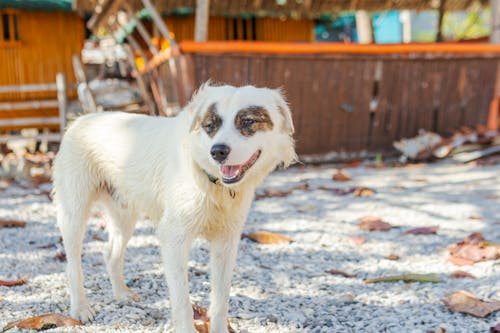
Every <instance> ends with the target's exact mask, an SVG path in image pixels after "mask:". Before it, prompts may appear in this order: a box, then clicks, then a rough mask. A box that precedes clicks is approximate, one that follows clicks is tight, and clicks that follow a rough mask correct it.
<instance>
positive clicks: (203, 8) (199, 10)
mask: <svg viewBox="0 0 500 333" xmlns="http://www.w3.org/2000/svg"><path fill="white" fill-rule="evenodd" d="M209 13H210V0H196V14H195V15H196V16H195V21H194V41H195V42H206V41H207V36H208V19H209Z"/></svg>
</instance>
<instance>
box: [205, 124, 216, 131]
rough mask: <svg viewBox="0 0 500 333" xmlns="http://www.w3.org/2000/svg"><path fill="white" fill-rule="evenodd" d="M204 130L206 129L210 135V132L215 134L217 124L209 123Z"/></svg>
mask: <svg viewBox="0 0 500 333" xmlns="http://www.w3.org/2000/svg"><path fill="white" fill-rule="evenodd" d="M203 128H204V129H205V131H207V132H209V133H210V132H213V131H214V130H215V124H214V123H207V124H204V125H203Z"/></svg>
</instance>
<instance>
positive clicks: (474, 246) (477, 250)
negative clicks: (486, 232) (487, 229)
mask: <svg viewBox="0 0 500 333" xmlns="http://www.w3.org/2000/svg"><path fill="white" fill-rule="evenodd" d="M446 249H447V250H448V252H449V254H450V257H449V258H448V260H449V261H450V262H451V263H453V264H455V265H457V266H465V265H471V264H474V263H476V262H480V261H486V260H496V259H499V258H500V245H498V244H492V243H489V242H487V241H486V240H485V239H484V237H483V235H482V234H480V233H478V232H476V233H473V234H470V235H469V236H467V237H465V239H464V240H462V241H460V242H458V243H456V244H451V245H449V246H448V247H447V248H446Z"/></svg>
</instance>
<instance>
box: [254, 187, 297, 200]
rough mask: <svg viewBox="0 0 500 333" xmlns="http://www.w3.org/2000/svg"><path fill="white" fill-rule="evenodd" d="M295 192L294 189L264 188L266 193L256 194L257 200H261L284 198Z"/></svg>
mask: <svg viewBox="0 0 500 333" xmlns="http://www.w3.org/2000/svg"><path fill="white" fill-rule="evenodd" d="M292 192H293V190H291V189H289V190H274V189H271V188H269V189H266V190H264V193H262V194H256V195H255V200H260V199H264V198H275V197H276V198H282V197H286V196H288V195H290V194H291V193H292Z"/></svg>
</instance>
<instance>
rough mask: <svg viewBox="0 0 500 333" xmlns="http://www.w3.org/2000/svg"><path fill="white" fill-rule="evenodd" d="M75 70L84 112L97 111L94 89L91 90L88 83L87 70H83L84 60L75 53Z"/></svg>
mask: <svg viewBox="0 0 500 333" xmlns="http://www.w3.org/2000/svg"><path fill="white" fill-rule="evenodd" d="M72 60H73V70H74V72H75V77H76V80H77V81H78V88H77V92H78V97H79V99H80V101H81V102H82V107H83V110H84V112H97V105H96V102H95V99H94V95H92V91H90V87H89V85H88V83H87V77H86V76H85V72H84V71H83V66H82V62H81V61H80V58H79V57H78V55H76V54H74V55H73V58H72Z"/></svg>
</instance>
